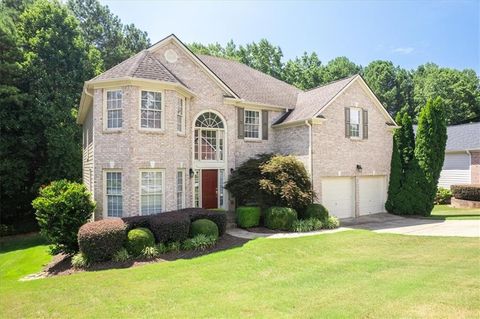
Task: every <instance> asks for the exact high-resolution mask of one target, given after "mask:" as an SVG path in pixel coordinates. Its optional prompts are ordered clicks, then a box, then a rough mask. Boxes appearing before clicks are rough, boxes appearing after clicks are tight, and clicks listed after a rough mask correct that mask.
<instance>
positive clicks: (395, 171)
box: [385, 138, 403, 213]
mask: <svg viewBox="0 0 480 319" xmlns="http://www.w3.org/2000/svg"><path fill="white" fill-rule="evenodd" d="M402 176H403V174H402V162H401V159H400V152H399V150H398V146H397V141H396V139H395V138H394V139H393V147H392V159H391V161H390V179H389V182H388V199H387V202H386V203H385V208H386V209H387V211H388V212H390V213H392V212H393V211H394V209H395V198H396V196H397V194H398V193H399V192H400V187H401V181H402Z"/></svg>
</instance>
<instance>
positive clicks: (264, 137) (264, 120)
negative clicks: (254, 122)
mask: <svg viewBox="0 0 480 319" xmlns="http://www.w3.org/2000/svg"><path fill="white" fill-rule="evenodd" d="M262 140H268V111H262Z"/></svg>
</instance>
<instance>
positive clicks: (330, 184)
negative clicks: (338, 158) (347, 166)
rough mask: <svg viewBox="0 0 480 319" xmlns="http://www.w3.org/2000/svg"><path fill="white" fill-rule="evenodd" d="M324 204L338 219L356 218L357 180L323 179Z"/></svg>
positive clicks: (349, 178)
mask: <svg viewBox="0 0 480 319" xmlns="http://www.w3.org/2000/svg"><path fill="white" fill-rule="evenodd" d="M322 204H323V205H324V206H325V207H326V208H327V209H328V211H329V212H330V214H332V215H334V216H336V217H338V218H349V217H354V216H355V180H354V178H352V177H328V178H323V179H322Z"/></svg>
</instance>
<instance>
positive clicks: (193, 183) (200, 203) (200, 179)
mask: <svg viewBox="0 0 480 319" xmlns="http://www.w3.org/2000/svg"><path fill="white" fill-rule="evenodd" d="M194 174H198V207H202V204H203V203H202V169H196V170H194ZM192 207H197V206H196V203H195V175H194V176H193V177H192Z"/></svg>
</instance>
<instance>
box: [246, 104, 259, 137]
mask: <svg viewBox="0 0 480 319" xmlns="http://www.w3.org/2000/svg"><path fill="white" fill-rule="evenodd" d="M244 115H245V118H244V120H245V138H251V139H260V137H261V136H260V123H261V119H260V111H252V110H245V113H244Z"/></svg>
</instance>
